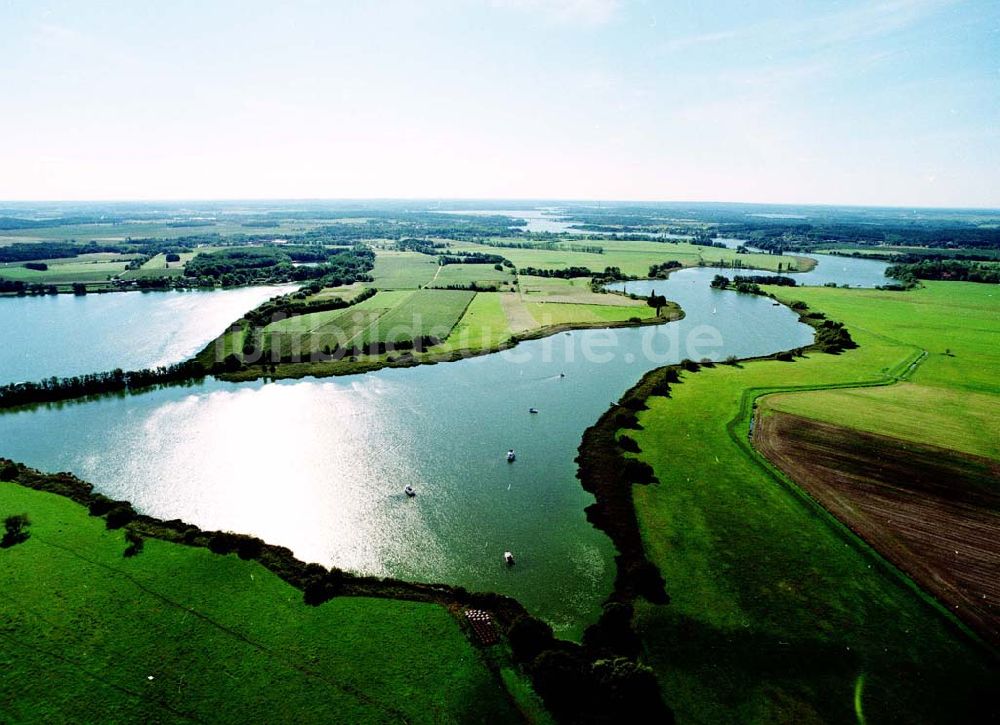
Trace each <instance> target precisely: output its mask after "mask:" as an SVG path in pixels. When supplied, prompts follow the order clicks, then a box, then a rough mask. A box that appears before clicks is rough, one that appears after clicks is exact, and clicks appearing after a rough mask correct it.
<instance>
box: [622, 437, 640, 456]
mask: <svg viewBox="0 0 1000 725" xmlns="http://www.w3.org/2000/svg"><path fill="white" fill-rule="evenodd" d="M618 447H619V448H621V449H622V450H623V451H628V452H629V453H638V452H639V444H638V443H636V442H635V439H634V438H629V437H628V436H621V437H620V438H619V439H618Z"/></svg>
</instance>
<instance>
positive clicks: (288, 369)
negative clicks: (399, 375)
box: [192, 302, 685, 383]
mask: <svg viewBox="0 0 1000 725" xmlns="http://www.w3.org/2000/svg"><path fill="white" fill-rule="evenodd" d="M668 306H669V307H670V310H668V311H667V313H666V314H663V315H660V316H658V317H646V318H641V319H639V320H638V321H631V320H621V321H615V322H604V321H601V322H565V323H559V324H556V325H546V326H544V327H539V328H536V329H534V330H528V331H526V332H521V333H516V334H513V335H511V337H509V338H508V339H507V340H504V341H503V342H501V343H499V344H497V345H492V346H490V347H481V348H463V349H461V350H452V351H449V352H434V351H433V350H429V351H427V352H424V353H417V355H420V357H417V356H416V355H414V353H413V352H412V351H409V350H406V351H403V352H400V353H383V354H381V355H379V356H373V357H374V359H372V360H361V359H358V360H355V361H351V360H350V359H347V360H344V359H341V360H335V361H329V360H328V361H324V360H317V361H305V362H284V363H283V362H275V363H271V362H268V361H259V362H253V363H247V364H246V366H245V367H244V368H243V369H241V370H239V371H235V372H220V373H213V375H214V377H216V378H217V379H219V380H223V381H225V382H231V383H236V382H240V383H242V382H249V381H251V380H259V379H261V378H264V379H265V380H269V381H272V380H299V379H302V378H306V377H314V378H329V377H339V376H344V375H360V374H363V373H369V372H374V371H376V370H381V369H383V368H412V367H417V366H419V365H437V364H439V363H449V362H458V361H460V360H467V359H471V358H476V357H482V356H484V355H491V354H494V353H500V352H503V351H504V350H510V349H513V348H515V347H517V346H518V344H520V343H522V342H528V341H530V340H541V339H544V338H546V337H552V336H553V335H557V334H559V333H560V332H572V331H576V330H610V329H619V328H624V327H655V326H657V325H666V324H669V323H671V322H677V321H678V320H681V319H683V318H684V317H685V312H684V310H683V309H681V307H680V306H679V305H677V303H675V302H670V303H668ZM216 340H218V338H216ZM216 340H213V341H212V342H210V343H209V344H208V347H206V348H205V349H203V350H202V351H201V352H199V353H198V354H197V355H195V356H194V357H193V358H192V359H193V360H198V359H201V360H202V362H203V363H204V362H205V361H206V360H207V355H208V354H209V353H210V352H211V348H212V347H213V346H214V345H215V344H216ZM394 354H398V355H399V356H400V357H398V358H396V359H394V360H391V361H390V360H388V359H387V356H391V355H394ZM271 365H274V367H275V371H274V372H271V371H270V367H271ZM264 367H266V368H268V369H267V370H266V371H265V370H263V369H262V368H264Z"/></svg>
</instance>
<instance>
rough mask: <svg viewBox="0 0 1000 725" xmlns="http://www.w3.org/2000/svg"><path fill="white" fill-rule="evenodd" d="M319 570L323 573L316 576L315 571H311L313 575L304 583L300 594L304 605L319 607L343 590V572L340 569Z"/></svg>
mask: <svg viewBox="0 0 1000 725" xmlns="http://www.w3.org/2000/svg"><path fill="white" fill-rule="evenodd" d="M319 568H320V570H321V571H322V572H323V573H322V574H317V573H315V571H316V570H315V569H313V570H312V571H313V572H314V573H313V574H312V577H311V578H310V579H309V581H307V582H306V585H305V588H304V590H303V593H302V598H303V600H304V601H305V603H306V604H308V605H310V606H313V607H316V606H319V605H320V604H323V602H328V601H330V600H331V599H333V598H334V597H335V596H337V595H338V594H340V593H341V592H342V591H343V589H344V580H345V578H346V577H345V575H344V572H343V571H341V570H340V569H331V570H330V571H326V570H324V569H323V568H322V567H319ZM307 571H308V568H307Z"/></svg>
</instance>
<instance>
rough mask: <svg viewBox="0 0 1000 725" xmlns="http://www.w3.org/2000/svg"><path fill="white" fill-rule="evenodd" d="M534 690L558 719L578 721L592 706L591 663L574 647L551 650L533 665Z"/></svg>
mask: <svg viewBox="0 0 1000 725" xmlns="http://www.w3.org/2000/svg"><path fill="white" fill-rule="evenodd" d="M531 674H532V681H533V682H534V685H535V690H536V691H537V692H538V694H539V695H540V696H541V697H542V699H543V700H544V701H545V704H546V705H547V706H548V708H549V709H550V710H551V711H552V712H553V713H554V714H555V715H556V717H557V719H561V720H564V721H568V722H578V721H579V720H581V719H582V718H581V716H582V715H583V714H584V713H588V712H589V711H590V709H591V705H592V698H593V695H594V692H593V678H592V677H591V673H590V663H589V662H588V661H587V659H586V658H585V657H583V655H582V654H580V653H579V652H577V651H574V650H566V649H558V650H556V649H550V650H546V651H544V652H542V653H541V654H539V655H538V657H536V658H535V661H534V662H533V663H532V665H531Z"/></svg>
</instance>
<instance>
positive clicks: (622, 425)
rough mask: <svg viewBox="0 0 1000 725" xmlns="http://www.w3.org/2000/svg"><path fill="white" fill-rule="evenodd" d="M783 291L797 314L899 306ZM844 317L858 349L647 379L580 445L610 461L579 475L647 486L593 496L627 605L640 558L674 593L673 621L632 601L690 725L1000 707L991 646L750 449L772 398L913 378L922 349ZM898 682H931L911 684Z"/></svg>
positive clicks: (648, 654) (922, 715)
mask: <svg viewBox="0 0 1000 725" xmlns="http://www.w3.org/2000/svg"><path fill="white" fill-rule="evenodd" d="M774 292H775V293H776V294H779V295H783V296H785V297H784V298H785V300H786V302H791V301H793V300H794V299H795V298H796V297H798V298H802V299H806V300H812V299H813V298H814V297H815V298H817V299H818V298H819V297H823V299H826V298H827V297H828V296H833V295H844V294H847V295H851V294H854V295H865V296H866V298H868V300H869V301H870V297H871V296H872V295H874V294H882V295H898V294H900V293H869V292H850V291H842V290H805V289H796V290H788V289H784V288H782V289H778V290H774ZM792 295H794V297H792ZM889 299H898V298H896V297H890V298H889ZM899 302H900V304H901V305H904V304H905V303H904V301H903V300H899ZM817 306H819V307H820V308H821V309H826V308H825V307H822V306H820V305H817ZM838 317H839V318H841V319H845V321H846V322H848V326H849V327H850V329H851V332H852V334H853V335H854V337H855V338H856V340H857V341H858V343H859V344H860V347H859V348H858V349H856V350H851V351H848V352H845V353H842V354H840V355H836V356H831V355H826V354H822V353H817V352H814V351H809V350H806V351H805V355H804V356H803V357H796V358H794V360H795V361H794V362H783V361H780V360H776V359H763V360H755V361H738V362H736V364H735V365H715V366H713V367H707V368H706V367H701V368H700V370H699V371H698V372H694V368H692V369H691V370H688V371H683V370H681V371H677V376H678V380H679V382H680V383H681V384H679V385H677V384H673V383H671V384H670V387H669V389H666V390H664V389H663V388H662V387H661V388H660V389H659V390H658V391H657V389H656V383H657V382H658V381H657V380H656V373H651V374H650V375H648V376H647V378H646V379H644V381H643V383H642V384H640V386H637V388H636V389H635V395H636V397H637V398H638V400H634V399H630V398H629V396H628V395H626V396H624V397H623V399H622V402H624V403H626V404H627V405H623V406H620V408H626V409H627V410H628V412H627V413H626V414H625V415H624V416H623V417H619V418H618V419H617V420H616V417H615V415H614V414H612V412H611V411H609V412H608V414H606V416H605V417H603V418H602V421H601V424H600V427H599V428H597V429H596V430H594V429H592V430H591V431H588V437H587V438H585V440H589V442H590V444H591V445H594V446H598V445H600V446H602V447H603V448H604V451H605V454H606V461H605V463H604V465H603V468H601V469H597V468H596V467H594V466H592V465H587V463H588V462H587V461H586V460H581V479H584V480H586V479H587V478H588V476H592V474H593V473H594V472H595V471H597V472H601V471H611V472H614V471H621V470H623V469H624V467H625V465H627V464H626V461H628V460H635V461H636V463H637V464H642V466H643V468H642V469H641V472H642V473H643V474H644V476H645V479H646V480H647V481H651V483H649V484H648V485H638V486H632V485H629V482H626V485H624V486H621V485H619V484H621V479H623V478H624V477H623V476H622V475H621V474H617V475H611V476H608V475H607V474H602V475H598V476H593V478H594V479H595V480H596V481H597V482H598V483H600V481H601V480H602V479H604V478H608V479H609V480H611V481H612V484H611V485H609V486H608V487H607V491H605V492H602V493H600V494H597V496H598V501H599V503H600V504H601V505H602V509H601V514H602V515H594V516H592V517H591V518H592V520H595V521H596V522H597V523H598V524H600V522H601V519H602V518H610V519H611V520H612V521H613V522H614V523H615V525H616V526H618V527H619V528H622V527H623V528H624V530H625V531H626V533H627V535H628V537H631V538H630V539H629V538H626V539H625V542H626V547H625V548H624V551H625V552H629V551H630V550H631V551H632V552H636V553H631V554H627V555H622V554H620V555H619V582H620V583H621V584H624V586H619V587H617V588H618V594H619V595H620V596H630V595H632V594H633V593H634V590H635V587H633V588H632V591H630V590H629V588H628V585H629V583H630V582H629V578H628V577H627V576H626V577H623V576H622V573H623V571H625V572H626V573H627V571H628V569H627V568H626V566H627V565H628V564H629V561H630V560H631V561H632V562H633V565H634V563H635V562H639V564H640V565H641V564H642V560H640V559H639V558H638V556H639V555H641V556H643V557H645V559H646V560H648V561H649V562H651V563H652V564H654V565H655V566H656V568H657V569H658V572H659V574H661V575H662V577H663V579H664V581H665V590H666V593H667V594H669V597H670V604H669V605H667V606H661V605H657V604H649V603H646V602H643V601H642V600H641V599H639V600H637V603H636V608H637V613H638V617H637V628H638V631H639V633H640V636H641V637H642V640H643V642H644V653H645V654H644V661H645V662H646V663H647V664H650V665H652V666H653V667H654V669H655V670H656V671H657V673H658V675H659V676H660V679H661V684H662V686H663V689H664V693H665V696H666V697H668V698H669V699H670V701H671V704H672V705H673V706H674V707H675V709H676V711H677V714H678V720H679V721H680V722H684V721H719V720H730V719H741V720H746V719H762V720H774V719H781V718H788V717H797V716H795V715H794V713H799V715H800V716H801V714H802V713H811V714H812V715H813V716H815V717H818V718H820V719H824V720H833V721H838V720H846V719H851V718H854V717H856V713H855V707H854V701H853V700H852V699H851V698H849V697H847V696H845V697H844V698H843V699H836V698H834V699H831V698H830V697H829V693H830V692H831V691H842V692H845V693H850V692H852V691H857V693H858V699H857V702H858V705H857V707H858V708H861V709H862V711H863V712H864V714H865V716H866V717H870V718H881V717H883V716H886V717H888V716H890V715H891V716H893V717H898V716H899V715H900V713H909V714H908V715H905V717H907V718H913V719H922V720H930V721H948V720H949V719H951V718H953V717H955V715H956V713H962V717H965V716H968V717H974V716H975V715H977V714H981V712H982V708H984V707H988V703H989V702H990V700H989V698H988V697H987V696H986V694H985V693H986V692H987V690H985V689H984V688H985V687H986V683H988V682H989V681H990V678H991V675H990V672H991V671H992V668H993V667H994V664H992V660H991V657H990V656H989V655H987V654H985V653H984V650H983V649H982V647H981V645H979V644H976V641H975V639H974V638H970V637H969V636H968V634H967V633H963V630H962V628H961V626H960V625H959V624H958V623H957V622H956V620H954V618H952V617H951V616H950V615H948V614H945V613H944V611H943V609H942V608H941V607H940V606H938V605H936V604H935V603H934V602H932V601H931V600H930V598H929V597H928V596H927V595H924V594H922V593H920V592H918V591H917V590H916V589H915V587H914V586H913V584H912V583H910V582H909V581H908V580H906V579H905V577H903V576H902V575H900V574H899V573H898V571H896V570H895V569H894V568H893V567H891V565H889V564H887V563H886V562H885V561H884V560H882V559H881V557H879V556H878V555H876V554H875V553H874V552H873V551H872V550H871V549H870V548H869V547H868V546H867V545H866V544H864V543H863V542H861V541H860V540H859V539H857V537H855V536H854V535H853V534H851V533H850V532H849V531H847V530H846V528H845V527H844V526H843V525H841V524H840V523H839V522H837V521H836V520H835V519H834V518H833V517H832V516H831V515H830V514H829V513H827V512H826V511H825V510H823V509H821V508H820V507H818V506H817V505H816V504H815V503H813V502H811V500H810V499H808V497H805V495H804V494H803V493H801V492H798V491H796V490H794V489H795V487H794V485H793V484H791V483H789V482H787V481H780V480H778V479H776V478H775V476H776V475H777V474H776V473H775V471H774V470H773V469H772V468H771V467H770V466H769V465H768V464H767V463H766V462H765V461H763V460H762V457H760V456H759V455H758V454H756V453H755V452H754V451H753V449H752V448H751V447H750V444H749V441H748V438H747V430H748V426H749V421H750V417H751V415H752V411H753V401H754V400H756V399H757V398H758V397H759V396H760V395H764V394H767V393H769V392H774V391H776V390H783V389H808V388H821V387H838V386H839V387H844V386H852V385H853V386H856V385H872V384H875V385H885V384H887V383H891V382H894V380H895V379H896V378H897V377H898V376H905V375H907V374H909V373H912V370H913V365H912V363H913V362H914V360H915V359H916V358H917V357H918V356H919V355H920V351H919V350H917V349H914V347H913V346H910V345H907V344H905V343H900V342H897V341H895V340H888V339H886V337H885V335H884V333H873V332H869V330H868V326H869V324H870V322H865V323H859V322H858V321H857V320H854V321H853V323H852V318H851V317H848V316H846V315H844V316H842V317H841V316H839V315H838ZM943 324H947V323H943ZM936 357H938V358H941V357H942V356H941V355H940V354H938V355H937V356H936ZM887 371H888V372H887ZM921 374H923V373H921ZM659 382H669V381H664V380H663V379H662V378H661V380H660V381H659ZM643 386H645V387H646V388H647V389H649V388H651V390H646V391H643V390H642V389H641V388H642V387H643ZM646 393H649V394H646ZM657 393H659V394H657ZM662 393H666V394H667V395H669V397H664V395H663V394H662ZM620 408H619V409H620ZM633 409H636V410H635V412H634V413H632V412H631V411H632V410H633ZM626 436H627V439H626ZM616 441H618V442H616ZM586 447H587V445H586V444H585V445H584V446H582V447H581V454H582V453H583V452H584V449H585V448H586ZM637 449H638V450H637ZM591 454H592V455H593V451H591ZM647 469H648V470H647ZM637 470H639V469H637ZM585 485H586V484H585ZM630 497H631V498H633V499H634V505H633V506H632V507H631V509H630V507H629V502H628V498H630ZM604 499H608V500H609V501H610V502H611V503H606V502H603V500H604ZM803 504H805V505H803ZM622 512H625V513H626V514H628V513H631V515H632V516H634V517H635V521H636V524H635V526H636V528H635V529H632V524H631V523H629V524H627V525H624V526H623V524H622V521H623V519H622V517H621V515H620V514H621V513H622ZM734 532H738V534H739V535H738V536H735V535H733V534H734ZM609 535H610V536H612V538H613V539H615V541H616V544H618V543H619V542H620V541H622V540H623V538H622V536H621V535H617V534H615V533H614V532H613V530H612V531H609ZM629 542H631V544H629ZM636 542H637V543H636ZM620 551H622V549H621V548H620ZM635 568H637V569H638V570H639V571H642V567H641V566H639V567H635ZM623 579H624V580H623ZM844 582H851V585H850V586H848V587H845V586H844ZM966 632H967V630H966ZM901 666H902V667H905V668H907V670H908V671H912V672H914V673H917V672H919V673H920V674H919V676H917V675H914V677H913V678H912V679H911V680H910V681H905V682H904V681H900V680H899V678H897V677H896V675H895V673H897V672H898V670H899V667H901ZM859 672H860V673H863V674H864V679H863V681H861V680H859ZM942 683H948V685H947V687H942ZM942 692H947V693H948V695H947V696H942ZM927 693H934V694H933V696H929V695H928V694H927Z"/></svg>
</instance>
